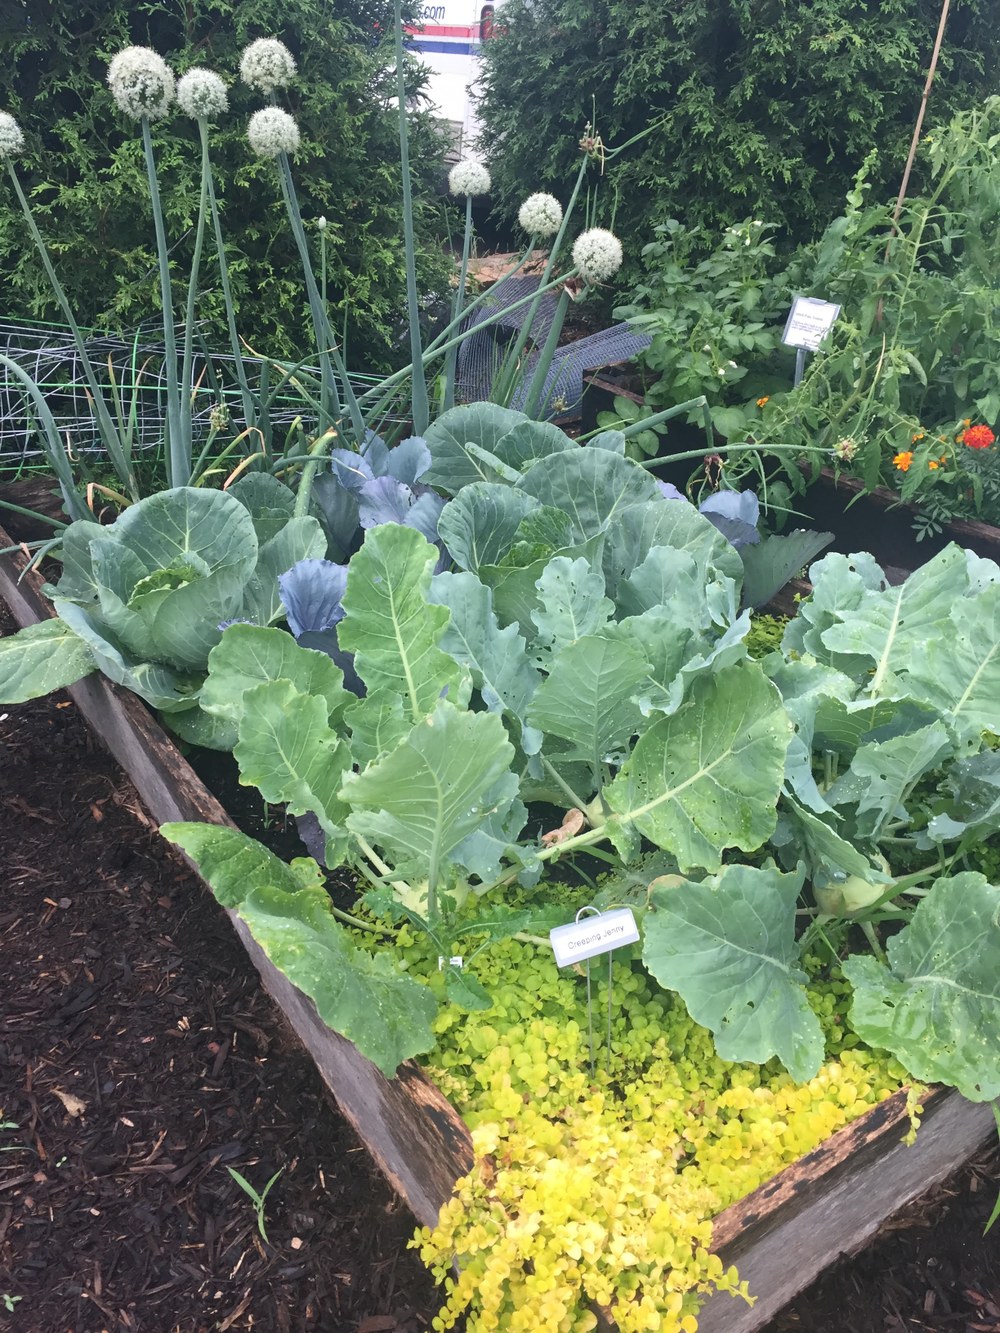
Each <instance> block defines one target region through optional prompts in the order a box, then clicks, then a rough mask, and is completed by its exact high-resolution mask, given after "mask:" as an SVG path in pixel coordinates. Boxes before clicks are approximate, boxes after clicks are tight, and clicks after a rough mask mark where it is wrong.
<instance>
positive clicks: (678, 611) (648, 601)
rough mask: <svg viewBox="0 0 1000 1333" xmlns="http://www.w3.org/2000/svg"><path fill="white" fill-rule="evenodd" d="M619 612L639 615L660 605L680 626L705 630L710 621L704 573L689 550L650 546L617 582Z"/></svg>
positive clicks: (620, 613) (620, 614)
mask: <svg viewBox="0 0 1000 1333" xmlns="http://www.w3.org/2000/svg"><path fill="white" fill-rule="evenodd" d="M617 606H618V614H619V616H622V617H624V616H640V615H642V614H643V612H644V611H652V610H655V609H656V608H657V607H660V608H663V610H664V611H665V612H666V613H667V614H668V615H669V616H670V617H671V619H672V620H673V621H674V622H675V623H676V625H677V626H678V628H680V627H681V626H686V627H688V628H690V629H697V630H702V629H705V628H707V627H708V625H709V624H710V620H711V618H710V615H709V610H708V603H707V602H706V600H705V576H704V572H703V571H702V569H701V568H700V567H699V565H698V562H697V560H696V559H695V558H694V556H693V555H692V554H691V552H690V551H684V550H678V549H677V548H676V547H673V546H651V547H650V549H649V551H648V552H647V554H646V556H645V558H644V559H643V561H642V563H641V564H639V565H637V566H636V567H635V569H633V570H632V572H631V573H630V574H629V575H628V577H627V578H625V579H623V580H622V582H621V583H620V584H619V585H618V597H617Z"/></svg>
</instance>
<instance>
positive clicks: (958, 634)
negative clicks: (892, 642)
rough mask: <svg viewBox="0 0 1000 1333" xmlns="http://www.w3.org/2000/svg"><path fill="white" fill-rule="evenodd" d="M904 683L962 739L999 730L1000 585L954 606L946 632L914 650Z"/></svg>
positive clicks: (988, 588) (956, 602) (919, 643)
mask: <svg viewBox="0 0 1000 1333" xmlns="http://www.w3.org/2000/svg"><path fill="white" fill-rule="evenodd" d="M905 682H906V686H907V688H908V689H910V690H912V691H913V692H914V693H916V694H917V695H918V696H919V697H920V698H922V699H924V700H926V701H927V702H928V703H929V704H932V705H933V706H934V707H935V708H938V709H940V710H941V712H942V713H943V714H944V716H945V717H946V719H947V721H948V724H949V725H950V726H951V727H952V729H953V730H954V732H955V734H956V736H957V738H958V739H959V741H966V740H970V741H976V740H978V739H979V735H980V733H981V732H983V731H1000V584H996V583H994V584H991V585H989V586H987V587H986V588H984V589H983V591H982V592H980V593H979V594H978V595H976V596H972V597H965V598H962V599H961V600H957V601H955V602H954V604H953V605H952V606H951V607H950V617H949V620H948V621H947V622H946V625H945V628H944V630H943V632H941V633H940V634H935V635H934V636H933V637H931V636H928V637H927V638H925V639H923V640H922V641H921V642H918V643H915V644H914V645H913V646H912V649H911V651H910V654H909V657H908V661H907V663H906V677H905Z"/></svg>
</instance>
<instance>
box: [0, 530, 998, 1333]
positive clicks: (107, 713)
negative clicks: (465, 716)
mask: <svg viewBox="0 0 1000 1333" xmlns="http://www.w3.org/2000/svg"><path fill="white" fill-rule="evenodd" d="M9 544H10V541H9V539H8V538H7V537H6V535H5V534H4V533H3V530H2V529H0V546H6V545H9ZM18 572H19V562H18V561H17V560H15V559H13V558H11V557H6V556H5V557H0V597H2V598H3V599H4V600H5V601H6V602H7V603H8V605H9V606H10V607H11V610H12V612H13V614H14V617H15V619H16V620H17V621H18V623H19V624H22V625H24V624H29V623H33V622H34V621H35V620H38V619H42V618H44V617H46V616H48V615H50V614H51V608H50V606H49V604H48V602H47V601H46V599H45V598H44V597H42V596H41V594H40V592H39V586H40V582H41V580H40V579H38V578H37V577H36V576H28V577H27V578H26V579H24V580H23V581H21V582H18ZM70 693H71V694H72V696H73V698H74V699H75V701H76V703H77V705H78V706H79V708H80V710H81V712H82V713H83V715H84V717H85V718H86V719H87V721H88V722H89V723H90V725H91V727H92V728H93V729H94V731H95V732H96V733H97V735H98V736H99V737H100V739H101V740H102V741H103V742H104V743H105V745H106V746H107V748H108V749H109V750H110V751H111V753H112V754H114V756H115V757H116V758H117V759H118V761H119V763H121V765H122V767H123V768H124V769H125V771H126V772H127V773H128V774H129V776H130V777H131V779H132V781H133V782H134V783H135V785H136V787H137V789H138V791H139V794H140V796H141V797H142V799H143V801H144V803H145V805H146V807H147V809H148V810H149V812H150V814H152V815H153V816H154V818H156V819H157V820H158V821H160V822H163V821H166V820H172V819H203V820H207V821H209V822H214V823H222V824H231V821H230V819H229V817H228V815H227V814H226V813H225V811H224V810H223V809H222V807H221V806H220V805H219V803H218V802H217V801H216V800H215V798H214V797H213V796H211V795H210V793H208V792H207V791H206V790H205V788H204V787H203V786H202V784H201V782H200V780H199V779H198V778H197V776H196V775H195V774H194V772H193V771H192V770H191V768H190V767H189V765H188V764H187V763H186V762H185V760H184V759H183V758H182V757H181V755H180V754H179V753H178V752H177V750H176V748H175V747H174V745H173V744H172V743H171V742H170V740H169V739H168V738H167V737H166V735H165V734H164V733H163V731H162V729H161V728H160V727H159V725H158V724H157V723H156V722H155V721H154V719H153V718H152V717H151V716H150V714H149V712H148V711H147V710H146V708H145V707H144V705H143V704H142V703H141V702H140V701H139V700H137V699H136V698H134V696H132V695H130V694H128V693H127V692H126V691H123V690H119V689H118V688H117V687H116V686H114V685H112V684H110V683H109V682H107V681H105V680H104V679H103V678H102V677H100V676H97V675H94V676H92V677H90V678H88V679H87V680H85V681H81V682H80V683H79V684H78V685H76V686H74V687H73V689H72V690H71V691H70ZM220 910H221V909H220ZM228 915H229V916H230V920H231V921H232V922H233V926H234V929H235V930H236V931H237V933H238V934H239V936H240V938H241V940H242V941H243V943H244V946H245V947H246V949H247V952H248V953H249V955H250V957H251V959H252V960H253V962H254V964H255V966H256V967H257V969H258V971H259V972H260V975H261V979H262V981H263V983H264V985H265V987H266V989H267V990H268V991H269V993H270V994H271V996H272V997H273V999H274V1001H275V1003H276V1004H277V1005H278V1006H279V1007H280V1008H281V1010H282V1012H283V1013H284V1015H285V1017H286V1019H287V1020H288V1022H289V1023H290V1024H291V1026H292V1027H293V1029H294V1031H295V1032H296V1034H297V1036H298V1037H299V1039H300V1040H301V1041H302V1043H303V1045H304V1046H305V1048H306V1049H307V1050H308V1051H309V1053H310V1055H311V1056H312V1058H313V1060H314V1061H315V1063H316V1065H317V1067H318V1069H319V1070H320V1073H321V1075H322V1077H323V1079H324V1081H325V1082H326V1084H327V1086H328V1087H329V1088H330V1090H331V1092H332V1093H333V1095H334V1097H335V1098H336V1100H337V1102H338V1103H339V1105H340V1106H341V1108H342V1110H343V1111H344V1114H345V1115H346V1116H347V1117H348V1119H349V1120H350V1121H351V1122H352V1123H353V1124H354V1126H355V1127H356V1129H357V1130H358V1133H359V1135H360V1136H361V1138H362V1140H363V1141H364V1142H365V1144H366V1145H367V1146H368V1148H369V1150H370V1151H371V1153H372V1156H373V1157H374V1158H375V1160H376V1162H377V1163H378V1165H379V1166H380V1168H381V1169H382V1171H383V1172H384V1173H385V1175H386V1176H387V1178H388V1179H389V1180H390V1181H391V1182H392V1184H393V1185H394V1187H395V1188H396V1189H397V1190H398V1192H399V1193H400V1195H401V1196H402V1197H403V1198H404V1199H405V1200H406V1202H407V1203H408V1204H409V1206H410V1208H411V1209H412V1211H413V1213H414V1215H415V1216H416V1217H417V1219H418V1220H419V1221H420V1222H422V1223H425V1224H432V1223H433V1222H434V1221H435V1220H436V1217H437V1213H438V1210H439V1208H440V1206H441V1205H442V1204H443V1203H444V1202H445V1201H446V1200H447V1199H448V1198H449V1197H450V1195H451V1191H452V1186H453V1184H454V1181H455V1180H456V1179H457V1178H458V1176H460V1175H462V1174H464V1173H465V1172H466V1171H467V1170H468V1169H469V1167H470V1166H471V1163H472V1148H471V1140H470V1136H469V1134H468V1130H467V1129H466V1127H465V1125H464V1123H463V1122H462V1120H461V1118H460V1117H459V1115H458V1114H457V1112H456V1111H455V1110H454V1108H453V1107H452V1106H451V1105H450V1104H449V1102H448V1101H447V1100H446V1099H445V1098H444V1096H443V1095H442V1094H441V1093H440V1091H439V1090H438V1089H437V1088H436V1087H435V1086H434V1085H433V1083H431V1082H430V1080H429V1079H428V1078H427V1077H426V1075H424V1074H423V1072H422V1071H421V1070H420V1069H419V1067H418V1066H417V1065H415V1064H413V1063H412V1062H408V1063H407V1064H406V1065H404V1066H403V1067H402V1069H401V1070H400V1073H399V1075H398V1076H397V1077H396V1078H395V1079H393V1080H391V1081H390V1080H387V1079H385V1078H383V1076H382V1075H381V1074H380V1073H379V1071H378V1070H377V1069H376V1068H375V1067H374V1065H372V1064H370V1062H369V1061H367V1060H365V1059H364V1057H362V1056H361V1055H359V1053H358V1052H357V1051H356V1050H355V1048H354V1047H353V1046H352V1045H351V1044H350V1043H349V1042H347V1041H345V1040H344V1039H343V1038H341V1037H339V1036H338V1035H337V1034H336V1033H333V1032H331V1031H330V1030H329V1029H328V1028H327V1027H326V1026H325V1025H324V1024H323V1023H322V1021H321V1020H320V1018H319V1016H318V1014H317V1013H316V1010H315V1007H314V1006H313V1004H312V1003H311V1001H309V1000H308V999H307V998H306V997H305V996H303V995H302V994H301V992H299V991H297V990H296V989H295V988H294V987H293V986H291V985H290V984H289V982H288V980H287V978H285V977H284V976H283V975H282V974H281V973H280V972H278V971H277V970H276V969H275V968H274V967H273V966H272V965H271V963H270V961H269V960H268V959H267V957H266V956H265V955H264V954H263V952H262V950H261V949H260V947H259V946H258V945H257V943H256V941H255V940H254V939H253V937H252V936H251V935H250V932H249V931H248V930H247V928H246V927H245V925H244V924H243V923H242V922H241V921H240V920H239V919H238V918H236V917H235V915H234V914H233V913H229V914H228ZM907 1128H908V1120H907V1117H906V1111H905V1094H903V1093H898V1094H896V1096H894V1097H891V1098H889V1099H887V1101H885V1102H884V1103H883V1104H882V1105H881V1106H878V1107H875V1108H874V1109H873V1110H872V1111H870V1112H869V1113H868V1114H867V1115H865V1116H863V1117H862V1118H861V1119H860V1120H858V1121H855V1122H854V1124H853V1125H849V1126H847V1127H846V1128H845V1129H843V1130H841V1131H839V1133H837V1134H835V1135H833V1136H832V1137H831V1138H830V1139H829V1140H827V1142H826V1143H825V1144H823V1145H822V1146H821V1147H820V1148H818V1149H816V1151H815V1152H813V1153H810V1154H808V1155H807V1156H806V1157H804V1158H803V1159H802V1160H801V1161H800V1162H797V1163H796V1164H795V1165H794V1166H792V1167H789V1168H788V1169H787V1170H785V1171H783V1172H782V1173H781V1174H780V1175H778V1176H776V1177H775V1178H774V1179H773V1180H771V1181H769V1182H768V1183H767V1184H765V1185H763V1186H761V1187H760V1189H758V1190H756V1191H754V1193H753V1194H751V1195H748V1196H747V1198H746V1199H743V1200H742V1201H741V1202H740V1203H738V1204H735V1205H734V1206H733V1207H732V1208H729V1209H727V1210H726V1211H725V1212H724V1213H722V1214H721V1215H720V1216H719V1217H718V1218H717V1219H716V1222H715V1227H714V1244H713V1248H714V1249H715V1250H716V1251H717V1252H718V1253H719V1254H720V1256H721V1257H722V1258H723V1260H724V1261H725V1262H726V1263H727V1264H730V1263H735V1264H736V1265H737V1266H738V1267H739V1269H740V1273H741V1276H742V1277H744V1278H746V1280H747V1281H748V1282H749V1284H750V1288H751V1291H752V1292H754V1293H755V1294H756V1296H757V1301H756V1303H755V1305H754V1307H753V1308H752V1309H748V1308H747V1307H746V1306H745V1305H744V1304H743V1302H741V1301H734V1300H733V1298H732V1297H730V1296H724V1295H720V1296H715V1297H712V1298H711V1299H710V1300H709V1301H708V1302H707V1303H706V1305H705V1307H704V1309H703V1312H702V1315H701V1317H700V1319H699V1328H700V1330H701V1333H756V1330H758V1329H760V1328H761V1327H762V1326H763V1325H764V1324H766V1323H767V1322H768V1320H769V1319H770V1318H771V1317H772V1316H773V1315H774V1314H775V1313H776V1312H777V1311H778V1310H780V1309H781V1308H782V1306H783V1305H785V1304H787V1302H788V1301H789V1300H791V1299H792V1298H793V1297H794V1296H795V1295H796V1294H797V1293H798V1292H800V1291H801V1290H803V1289H804V1288H805V1287H806V1286H807V1285H808V1284H809V1283H810V1282H811V1281H812V1280H813V1278H814V1277H816V1276H817V1275H818V1274H819V1273H820V1272H822V1271H823V1269H824V1268H826V1267H827V1266H828V1265H829V1264H831V1263H833V1262H834V1261H835V1260H836V1259H837V1258H838V1257H840V1256H841V1255H844V1254H852V1253H854V1252H856V1251H857V1250H859V1249H861V1248H862V1247H863V1246H864V1245H865V1244H866V1243H867V1241H868V1240H869V1239H870V1238H871V1237H872V1235H874V1233H875V1232H876V1231H877V1230H878V1228H879V1227H880V1226H881V1225H882V1223H883V1222H885V1221H886V1220H887V1219H888V1218H889V1217H891V1216H892V1215H893V1214H894V1213H895V1212H897V1211H898V1210H899V1209H900V1208H902V1207H904V1206H905V1205H906V1204H907V1203H909V1202H911V1201H912V1200H913V1199H915V1198H917V1197H918V1196H919V1195H920V1194H922V1193H923V1192H924V1191H925V1190H927V1189H928V1188H930V1187H931V1186H932V1185H933V1184H935V1183H937V1182H938V1181H940V1180H942V1179H944V1178H946V1177H947V1176H948V1175H949V1174H950V1173H951V1172H952V1171H953V1170H954V1169H955V1168H956V1167H958V1166H960V1165H961V1164H962V1163H963V1162H964V1161H965V1160H967V1158H968V1157H970V1156H971V1155H972V1153H973V1152H974V1151H975V1149H976V1148H977V1147H978V1146H979V1145H980V1144H981V1143H983V1142H985V1141H986V1140H987V1139H988V1138H989V1137H990V1135H991V1133H992V1132H995V1126H994V1121H993V1114H992V1111H991V1109H990V1107H989V1106H982V1105H978V1106H974V1105H972V1104H971V1103H969V1102H966V1101H965V1100H964V1099H963V1098H961V1097H959V1096H958V1094H957V1093H953V1092H947V1093H945V1092H937V1093H934V1094H933V1095H932V1096H931V1097H930V1098H929V1099H928V1102H927V1106H926V1111H925V1114H924V1124H923V1125H922V1128H921V1130H920V1133H919V1134H918V1136H917V1141H916V1143H915V1145H913V1146H912V1147H907V1146H905V1145H903V1144H902V1143H901V1142H900V1140H901V1138H902V1136H903V1134H904V1132H905V1131H906V1129H907ZM601 1328H602V1329H606V1330H609V1333H614V1325H613V1324H612V1323H610V1322H609V1321H608V1320H606V1319H603V1318H602V1321H601Z"/></svg>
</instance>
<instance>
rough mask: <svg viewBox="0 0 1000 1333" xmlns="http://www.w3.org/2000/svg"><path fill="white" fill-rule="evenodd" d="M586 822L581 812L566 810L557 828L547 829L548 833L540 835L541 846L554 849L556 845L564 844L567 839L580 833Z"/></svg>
mask: <svg viewBox="0 0 1000 1333" xmlns="http://www.w3.org/2000/svg"><path fill="white" fill-rule="evenodd" d="M586 822H587V821H586V819H585V818H584V814H583V811H582V810H575V809H574V810H567V811H566V813H565V814H564V815H563V822H562V823H561V824H560V825H559V827H558V828H554V829H549V831H548V833H543V834H542V843H543V845H544V846H546V847H554V846H555V845H556V843H559V842H565V841H566V839H567V838H572V837H574V836H575V835H576V834H577V833H579V832H581V830H582V829H583V826H584V824H585V823H586Z"/></svg>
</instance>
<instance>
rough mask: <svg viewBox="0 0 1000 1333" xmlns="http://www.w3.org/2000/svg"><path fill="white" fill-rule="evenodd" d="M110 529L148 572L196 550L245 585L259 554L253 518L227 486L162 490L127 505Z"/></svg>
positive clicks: (210, 566)
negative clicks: (211, 488) (220, 487)
mask: <svg viewBox="0 0 1000 1333" xmlns="http://www.w3.org/2000/svg"><path fill="white" fill-rule="evenodd" d="M106 532H107V533H111V534H114V539H115V541H116V542H118V543H119V544H120V545H121V546H122V547H124V548H125V549H127V550H129V551H131V552H132V553H133V554H134V555H136V556H137V557H138V559H139V561H140V562H141V563H142V565H143V567H144V568H145V571H146V573H147V574H151V573H152V572H153V571H154V570H157V569H166V568H169V567H170V566H171V565H172V564H174V563H175V562H176V561H177V560H178V559H179V558H183V557H184V556H186V555H188V554H193V555H196V556H198V557H199V559H201V560H204V562H205V564H206V565H207V567H208V570H209V572H210V573H212V574H216V575H227V576H229V577H231V579H232V580H233V581H235V583H236V584H237V585H242V584H243V582H244V581H245V580H246V579H247V578H248V577H249V576H250V574H251V572H252V571H253V567H254V564H255V563H256V560H257V534H256V533H255V532H254V527H253V520H252V519H251V517H250V515H249V513H248V512H247V510H246V509H245V508H244V507H243V505H242V504H240V502H239V501H238V500H235V499H234V498H233V497H232V496H231V495H228V494H226V492H225V491H211V490H200V489H198V488H197V487H194V486H177V487H174V488H173V489H172V490H168V491H159V492H157V493H155V494H153V495H149V496H147V497H146V498H145V499H143V500H140V501H139V503H138V504H134V505H131V506H130V507H129V508H128V509H126V510H124V511H123V512H122V514H121V515H120V516H119V517H118V518H117V519H116V520H115V522H114V523H113V525H112V526H111V527H110V528H108V529H106Z"/></svg>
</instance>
